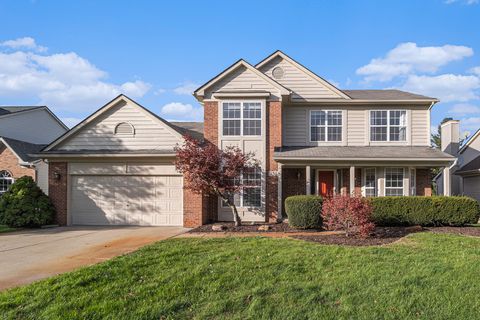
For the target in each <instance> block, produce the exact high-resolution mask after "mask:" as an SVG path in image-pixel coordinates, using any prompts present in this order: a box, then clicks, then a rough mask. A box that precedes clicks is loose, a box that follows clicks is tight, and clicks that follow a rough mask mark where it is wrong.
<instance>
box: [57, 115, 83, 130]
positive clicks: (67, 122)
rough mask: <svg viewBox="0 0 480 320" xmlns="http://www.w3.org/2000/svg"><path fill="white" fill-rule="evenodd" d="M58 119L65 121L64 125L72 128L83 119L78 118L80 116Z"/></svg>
mask: <svg viewBox="0 0 480 320" xmlns="http://www.w3.org/2000/svg"><path fill="white" fill-rule="evenodd" d="M60 120H62V122H63V123H65V125H66V126H67V127H69V128H73V127H75V126H76V125H77V124H79V123H80V121H82V120H83V119H80V118H68V117H67V118H61V119H60Z"/></svg>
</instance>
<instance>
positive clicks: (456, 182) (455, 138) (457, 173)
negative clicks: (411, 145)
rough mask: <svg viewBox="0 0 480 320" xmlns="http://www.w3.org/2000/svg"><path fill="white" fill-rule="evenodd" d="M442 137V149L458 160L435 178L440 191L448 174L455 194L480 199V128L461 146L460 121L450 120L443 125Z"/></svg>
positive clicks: (440, 191)
mask: <svg viewBox="0 0 480 320" xmlns="http://www.w3.org/2000/svg"><path fill="white" fill-rule="evenodd" d="M441 137H442V142H441V144H442V146H441V149H442V150H443V151H445V152H447V153H449V154H451V155H453V156H454V157H456V158H457V161H456V162H455V163H454V164H453V165H452V166H451V167H450V168H449V169H448V171H447V172H446V173H445V171H443V172H440V173H439V174H438V175H437V176H436V177H435V178H434V181H435V182H436V184H437V185H438V187H437V190H438V192H439V193H443V191H444V189H443V186H444V180H445V179H444V177H445V176H446V177H447V179H446V180H447V182H448V183H449V184H451V190H452V191H451V193H452V194H453V195H466V196H469V197H472V198H475V199H477V200H478V201H480V129H478V130H477V131H476V132H475V133H474V134H473V135H471V136H470V137H469V138H468V139H467V140H466V141H465V142H464V143H463V145H462V146H460V129H459V121H458V120H450V121H447V122H445V123H443V124H442V125H441Z"/></svg>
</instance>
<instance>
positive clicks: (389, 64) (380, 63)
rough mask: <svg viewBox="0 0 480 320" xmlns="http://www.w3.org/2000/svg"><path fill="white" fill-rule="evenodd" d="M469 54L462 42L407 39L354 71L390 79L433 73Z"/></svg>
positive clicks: (376, 77) (470, 53)
mask: <svg viewBox="0 0 480 320" xmlns="http://www.w3.org/2000/svg"><path fill="white" fill-rule="evenodd" d="M472 55H473V50H472V48H469V47H465V46H456V45H444V46H441V47H440V46H439V47H418V46H417V44H416V43H413V42H406V43H400V44H399V45H397V46H396V47H395V48H393V49H392V50H390V51H389V52H388V53H387V54H386V56H385V57H383V58H376V59H372V60H371V61H370V63H369V64H367V65H365V66H363V67H360V68H358V69H357V71H356V73H357V74H358V75H361V76H364V77H365V80H366V81H373V80H378V81H390V80H392V79H393V78H395V77H398V76H405V75H408V74H412V73H415V72H428V73H433V72H436V71H437V70H438V69H439V68H440V67H442V66H444V65H446V64H448V63H449V62H452V61H457V60H461V59H463V58H465V57H470V56H472Z"/></svg>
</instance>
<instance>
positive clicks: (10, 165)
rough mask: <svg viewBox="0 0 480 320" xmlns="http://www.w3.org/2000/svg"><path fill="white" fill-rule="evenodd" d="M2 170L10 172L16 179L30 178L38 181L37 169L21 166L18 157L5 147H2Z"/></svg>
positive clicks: (0, 149) (0, 160) (0, 166)
mask: <svg viewBox="0 0 480 320" xmlns="http://www.w3.org/2000/svg"><path fill="white" fill-rule="evenodd" d="M2 170H6V171H8V172H10V173H11V175H12V176H13V178H14V179H18V178H21V177H23V176H29V177H32V178H33V180H36V177H35V169H33V168H27V167H22V166H20V165H19V164H18V158H17V156H16V155H15V154H14V153H13V152H12V151H11V150H10V149H9V148H7V147H5V146H3V145H1V146H0V171H2Z"/></svg>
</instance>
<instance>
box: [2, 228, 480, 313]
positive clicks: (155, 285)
mask: <svg viewBox="0 0 480 320" xmlns="http://www.w3.org/2000/svg"><path fill="white" fill-rule="evenodd" d="M479 261H480V238H473V237H464V236H456V235H446V234H431V233H418V234H413V235H410V236H408V237H407V238H405V239H404V240H402V241H401V242H400V243H396V244H393V245H389V246H384V247H361V248H358V247H340V246H324V245H318V244H315V243H309V242H303V241H300V240H291V239H271V238H227V239H172V240H167V241H163V242H159V243H156V244H154V245H151V246H148V247H145V248H143V249H141V250H139V251H137V252H135V253H132V254H130V255H126V256H122V257H119V258H116V259H113V260H111V261H108V262H106V263H102V264H99V265H96V266H93V267H89V268H84V269H81V270H79V271H76V272H72V273H67V274H64V275H61V276H58V277H55V278H51V279H48V280H45V281H40V282H37V283H34V284H32V285H29V286H26V287H23V288H17V289H13V290H10V291H7V292H4V293H2V294H0V315H2V317H3V318H6V319H318V318H321V319H322V318H326V319H333V318H335V319H411V318H420V319H452V318H456V319H474V318H478V314H479V312H480V299H479V294H480V276H479V270H480V267H479Z"/></svg>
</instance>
